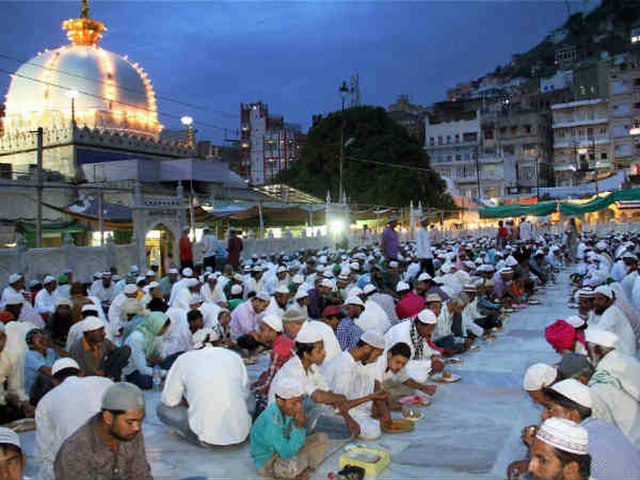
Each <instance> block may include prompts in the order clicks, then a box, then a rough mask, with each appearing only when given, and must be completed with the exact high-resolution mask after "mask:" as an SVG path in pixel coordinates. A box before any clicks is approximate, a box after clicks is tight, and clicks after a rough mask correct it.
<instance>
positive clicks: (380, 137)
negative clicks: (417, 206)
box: [278, 106, 452, 208]
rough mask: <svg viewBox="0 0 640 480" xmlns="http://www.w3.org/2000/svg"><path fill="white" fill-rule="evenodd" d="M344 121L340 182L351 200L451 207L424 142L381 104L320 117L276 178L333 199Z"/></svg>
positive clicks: (337, 176)
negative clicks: (295, 156) (296, 155)
mask: <svg viewBox="0 0 640 480" xmlns="http://www.w3.org/2000/svg"><path fill="white" fill-rule="evenodd" d="M343 121H344V143H345V148H344V163H343V185H344V187H345V190H346V193H347V197H348V198H349V200H350V202H353V203H357V204H362V205H388V206H406V205H408V203H409V202H410V201H411V200H413V201H414V202H417V201H418V200H422V202H423V205H425V206H438V207H448V208H450V207H451V206H452V201H451V199H450V197H449V196H448V195H447V194H445V193H444V190H445V184H444V182H443V180H442V179H441V178H440V177H439V176H438V174H437V173H436V172H434V171H433V170H431V169H430V168H429V160H428V157H427V155H426V154H425V152H424V150H423V148H422V145H420V144H419V143H418V142H417V141H416V140H415V139H414V138H413V137H411V136H410V135H409V133H408V132H407V130H406V129H405V128H404V127H402V126H401V125H399V124H397V123H396V122H395V121H393V120H392V119H391V118H390V117H389V116H388V115H387V112H386V111H385V110H384V109H383V108H380V107H371V106H364V107H354V108H349V109H346V110H345V111H344V113H342V112H334V113H331V114H329V115H327V116H325V117H322V118H321V119H318V121H317V122H316V123H315V124H314V125H313V127H311V129H310V130H309V133H308V135H307V139H306V142H305V143H304V144H303V146H302V150H301V159H300V161H299V162H296V163H295V164H294V165H292V166H291V168H290V169H289V170H287V171H284V172H280V174H279V177H278V181H280V182H283V183H287V184H289V185H291V186H293V187H295V188H299V189H301V190H304V191H306V192H309V193H311V194H313V195H316V196H318V197H320V198H324V197H325V195H326V193H327V190H330V191H331V192H332V196H333V198H334V200H336V192H337V191H338V184H339V163H340V162H339V159H340V131H341V128H342V124H343ZM392 165H396V166H392ZM398 165H400V166H402V167H404V168H399V167H398Z"/></svg>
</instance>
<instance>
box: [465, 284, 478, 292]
mask: <svg viewBox="0 0 640 480" xmlns="http://www.w3.org/2000/svg"><path fill="white" fill-rule="evenodd" d="M463 290H464V291H465V292H476V291H478V287H477V286H476V285H475V284H474V283H465V285H464V287H463Z"/></svg>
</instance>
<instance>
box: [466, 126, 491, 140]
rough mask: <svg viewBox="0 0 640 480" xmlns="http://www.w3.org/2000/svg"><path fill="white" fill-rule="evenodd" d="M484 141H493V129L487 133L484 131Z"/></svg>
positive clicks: (489, 129)
mask: <svg viewBox="0 0 640 480" xmlns="http://www.w3.org/2000/svg"><path fill="white" fill-rule="evenodd" d="M465 135H468V134H465ZM474 135H475V134H474ZM484 139H485V140H493V130H492V129H491V128H487V129H485V131H484Z"/></svg>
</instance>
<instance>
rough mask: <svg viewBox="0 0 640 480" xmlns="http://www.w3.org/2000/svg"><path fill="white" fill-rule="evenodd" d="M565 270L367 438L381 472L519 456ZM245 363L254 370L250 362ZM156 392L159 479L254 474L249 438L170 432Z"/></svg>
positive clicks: (427, 473)
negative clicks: (396, 421)
mask: <svg viewBox="0 0 640 480" xmlns="http://www.w3.org/2000/svg"><path fill="white" fill-rule="evenodd" d="M568 291H569V286H568V276H567V274H566V273H563V274H561V275H560V276H559V278H558V283H557V284H556V285H552V286H549V287H547V289H546V292H545V293H544V295H540V296H539V298H542V299H544V304H543V305H539V306H529V307H528V308H527V309H526V310H523V311H520V312H517V313H514V314H512V315H511V316H510V317H509V319H508V320H507V322H506V324H505V328H504V330H503V331H502V332H500V333H499V336H498V339H497V340H496V341H494V342H484V341H481V342H479V343H480V345H481V349H480V351H478V352H473V353H467V354H465V355H464V356H463V357H462V358H463V362H462V364H461V365H458V366H452V367H450V370H451V371H452V372H453V373H456V374H458V375H460V376H461V377H462V380H461V381H460V382H458V383H454V384H450V385H442V386H439V389H438V392H437V394H436V395H435V397H434V399H433V403H432V405H431V406H429V407H427V408H426V409H425V410H424V412H423V413H424V418H423V419H422V420H421V421H419V422H418V423H417V424H416V428H415V430H414V431H413V432H411V433H407V434H396V435H389V434H384V435H383V436H382V437H381V438H380V439H379V440H378V441H375V442H367V445H369V446H374V447H380V448H384V449H387V450H389V452H390V454H391V465H390V466H389V468H387V469H386V470H385V471H384V472H383V473H382V474H381V475H380V477H379V478H382V479H406V478H420V479H428V478H432V479H447V480H449V479H503V478H505V470H506V466H507V465H508V464H509V462H511V461H512V460H515V459H518V458H521V457H522V455H523V453H524V449H523V447H522V445H521V442H520V439H519V437H520V431H521V429H522V427H523V426H525V425H528V424H531V423H533V422H535V421H537V419H538V415H539V411H538V410H536V409H535V408H534V407H533V405H532V404H531V402H530V401H529V400H528V397H527V396H526V394H525V393H524V392H523V390H522V377H523V374H524V371H525V369H526V368H527V367H528V366H529V365H531V364H533V363H536V362H547V363H551V362H554V361H555V360H556V355H555V353H554V352H553V350H552V349H551V347H549V346H548V345H547V343H546V342H545V340H544V335H543V330H544V327H545V326H546V325H548V324H549V323H551V322H552V321H554V320H556V319H557V318H563V317H565V316H566V315H568V314H569V312H570V310H569V308H568V306H567V298H568ZM251 370H255V368H252V369H251ZM158 400H159V393H157V392H149V393H148V394H147V406H148V409H147V410H148V413H147V418H146V419H145V422H144V435H145V443H146V448H147V455H148V459H149V462H150V463H151V466H152V470H153V475H154V477H155V478H158V479H185V478H189V477H204V478H207V479H227V478H229V479H247V478H256V474H255V472H254V470H253V467H252V463H251V457H250V455H249V446H248V444H246V443H245V444H244V445H241V446H239V447H235V448H224V449H215V450H214V449H204V448H199V447H196V446H192V445H190V444H188V443H187V442H185V441H184V440H182V439H181V438H180V437H178V436H176V435H175V434H173V433H171V432H169V431H168V430H167V429H166V428H165V427H164V426H163V425H162V424H161V423H160V422H159V420H158V419H157V417H156V414H155V406H156V405H157V402H158ZM22 441H23V442H24V445H25V448H26V452H27V455H28V467H27V470H26V472H25V473H26V477H27V478H34V479H35V478H38V471H39V466H38V462H37V458H36V457H35V434H34V432H29V433H26V434H22ZM343 443H344V442H333V443H332V445H331V447H330V449H329V453H330V455H329V456H328V457H327V459H326V460H325V462H324V463H323V464H322V465H321V467H320V468H319V469H318V471H317V472H316V473H315V475H314V477H313V478H317V479H320V478H326V477H327V473H328V472H331V471H335V470H337V469H338V458H339V456H340V455H341V453H342V451H343Z"/></svg>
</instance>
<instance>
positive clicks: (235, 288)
mask: <svg viewBox="0 0 640 480" xmlns="http://www.w3.org/2000/svg"><path fill="white" fill-rule="evenodd" d="M241 293H242V287H241V286H240V285H232V286H231V295H240V294H241Z"/></svg>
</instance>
